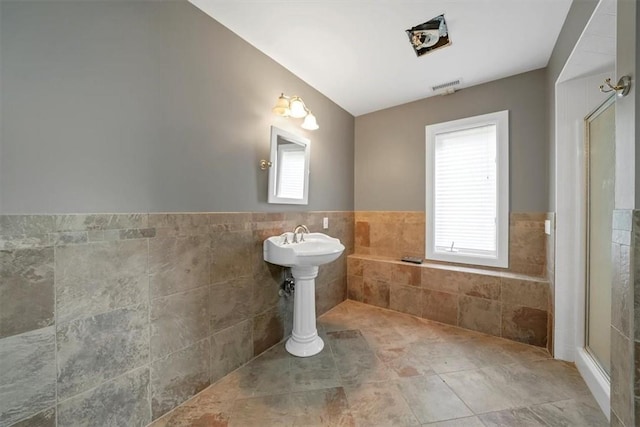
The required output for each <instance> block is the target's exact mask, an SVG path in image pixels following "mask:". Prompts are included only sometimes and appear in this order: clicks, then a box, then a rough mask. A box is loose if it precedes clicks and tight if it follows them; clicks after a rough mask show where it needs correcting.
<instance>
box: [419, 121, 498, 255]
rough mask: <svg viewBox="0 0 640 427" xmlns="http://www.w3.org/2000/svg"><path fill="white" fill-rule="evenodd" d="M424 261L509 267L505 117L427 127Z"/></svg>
mask: <svg viewBox="0 0 640 427" xmlns="http://www.w3.org/2000/svg"><path fill="white" fill-rule="evenodd" d="M425 130H426V236H425V237H426V238H425V243H426V248H425V254H426V257H427V258H428V259H434V260H438V261H448V262H456V263H463V264H472V265H485V266H491V267H508V266H509V112H508V111H498V112H495V113H489V114H484V115H481V116H475V117H468V118H464V119H459V120H453V121H450V122H445V123H437V124H433V125H428V126H427V127H426V129H425Z"/></svg>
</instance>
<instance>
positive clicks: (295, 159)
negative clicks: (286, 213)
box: [268, 126, 311, 205]
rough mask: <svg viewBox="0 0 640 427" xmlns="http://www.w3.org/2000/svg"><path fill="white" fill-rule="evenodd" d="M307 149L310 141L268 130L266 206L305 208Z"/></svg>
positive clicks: (307, 191) (307, 190) (281, 131)
mask: <svg viewBox="0 0 640 427" xmlns="http://www.w3.org/2000/svg"><path fill="white" fill-rule="evenodd" d="M310 149H311V141H310V140H309V139H307V138H303V137H301V136H299V135H295V134H293V133H291V132H287V131H285V130H282V129H279V128H277V127H275V126H271V159H270V161H271V167H270V168H269V198H268V200H269V203H280V204H292V205H306V204H308V201H309V151H310Z"/></svg>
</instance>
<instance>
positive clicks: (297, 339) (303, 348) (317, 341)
mask: <svg viewBox="0 0 640 427" xmlns="http://www.w3.org/2000/svg"><path fill="white" fill-rule="evenodd" d="M291 274H292V275H293V278H294V279H295V283H296V287H295V291H294V295H293V332H292V333H291V337H290V338H289V339H288V340H287V344H286V346H285V347H286V349H287V351H288V352H289V353H291V354H293V355H294V356H298V357H309V356H313V355H315V354H318V353H320V352H321V351H322V349H323V348H324V341H322V338H320V337H319V336H318V331H317V329H316V282H315V279H316V277H317V276H318V267H291Z"/></svg>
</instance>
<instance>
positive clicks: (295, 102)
mask: <svg viewBox="0 0 640 427" xmlns="http://www.w3.org/2000/svg"><path fill="white" fill-rule="evenodd" d="M271 111H273V112H274V113H275V114H277V115H279V116H282V117H293V118H294V119H301V118H303V117H304V121H303V122H302V125H301V127H302V129H307V130H316V129H318V128H319V127H320V126H318V122H317V121H316V116H314V115H313V114H312V113H311V110H309V109H308V108H307V106H306V105H305V103H304V101H303V100H302V98H300V97H299V96H292V97H288V96H285V94H284V93H282V94H280V97H279V98H278V101H276V105H275V107H273V108H272V109H271Z"/></svg>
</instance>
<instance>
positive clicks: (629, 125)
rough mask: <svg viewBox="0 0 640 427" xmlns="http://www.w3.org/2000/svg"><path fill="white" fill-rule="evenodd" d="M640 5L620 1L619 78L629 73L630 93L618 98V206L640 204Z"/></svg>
mask: <svg viewBox="0 0 640 427" xmlns="http://www.w3.org/2000/svg"><path fill="white" fill-rule="evenodd" d="M638 22H640V8H638V6H637V2H636V1H631V0H619V1H618V12H617V22H616V24H617V25H616V32H617V35H616V50H617V52H616V78H618V77H622V76H624V75H629V76H631V78H632V86H631V91H630V92H629V94H628V95H627V96H626V97H624V98H617V99H616V197H615V206H616V209H634V208H639V207H640V185H638V184H639V183H640V149H638V143H637V142H638V137H639V136H640V132H638V129H637V128H638V126H639V124H638V123H640V122H638V118H639V115H638V114H639V110H640V106H639V105H638V103H640V97H638V95H637V93H638V88H637V87H638V86H637V85H638V83H637V77H636V76H637V71H636V70H637V61H638V59H639V57H640V55H638V53H637V37H638V32H639V31H640V25H638Z"/></svg>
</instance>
